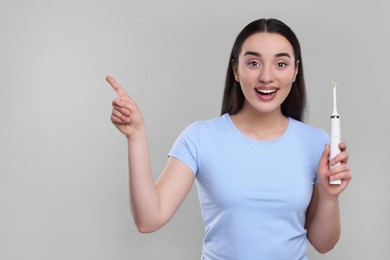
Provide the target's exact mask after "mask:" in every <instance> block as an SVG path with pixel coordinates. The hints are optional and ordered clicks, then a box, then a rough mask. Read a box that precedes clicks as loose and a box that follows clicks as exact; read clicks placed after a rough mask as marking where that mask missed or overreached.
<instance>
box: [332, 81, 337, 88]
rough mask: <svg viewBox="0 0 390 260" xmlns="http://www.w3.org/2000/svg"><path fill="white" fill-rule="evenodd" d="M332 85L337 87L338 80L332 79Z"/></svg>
mask: <svg viewBox="0 0 390 260" xmlns="http://www.w3.org/2000/svg"><path fill="white" fill-rule="evenodd" d="M332 86H333V87H334V88H335V87H336V86H337V81H336V80H332Z"/></svg>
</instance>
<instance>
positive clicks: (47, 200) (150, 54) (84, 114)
mask: <svg viewBox="0 0 390 260" xmlns="http://www.w3.org/2000/svg"><path fill="white" fill-rule="evenodd" d="M261 17H267V18H269V17H275V18H279V19H281V20H283V21H284V22H286V23H287V24H288V25H290V26H291V27H292V29H293V30H294V31H295V32H296V34H297V35H298V37H299V38H300V41H301V44H302V49H303V59H304V69H305V75H306V81H307V88H308V98H309V105H310V114H309V118H308V120H307V122H309V123H310V124H312V125H315V126H318V127H322V128H324V129H325V130H326V131H328V129H329V115H330V113H331V81H332V80H333V79H337V81H338V97H339V101H340V102H339V112H340V114H341V117H342V135H343V139H344V140H345V141H346V142H347V143H348V144H349V152H350V166H351V168H352V169H353V174H354V179H353V182H352V184H351V185H350V187H349V188H348V190H346V191H345V193H343V194H342V196H341V210H342V225H343V228H342V229H343V230H342V236H341V239H340V241H339V243H338V245H337V247H336V248H335V249H334V250H333V251H332V252H330V253H328V254H326V255H320V254H318V253H316V252H314V251H313V249H312V248H311V247H310V248H309V250H310V257H311V259H358V260H359V259H390V253H389V248H388V247H389V245H390V232H389V231H390V228H389V219H390V209H389V206H390V203H389V201H390V199H389V191H388V186H389V182H390V175H389V170H388V167H387V166H388V164H389V162H388V161H389V150H388V147H389V138H388V136H389V135H388V133H389V127H388V126H389V124H388V118H389V117H388V112H389V111H390V105H389V102H388V99H389V98H388V97H389V94H390V91H389V83H388V81H389V80H388V78H389V69H390V66H389V60H390V38H389V29H388V28H389V25H390V16H389V15H388V8H387V4H386V1H380V0H375V1H352V0H351V1H336V0H327V1H312V0H305V1H304V0H302V1H248V0H240V1H232V0H229V1H222V0H221V1H205V0H197V1H180V0H176V1H175V0H169V1H141V0H138V1H135V0H134V1H119V0H110V1H92V0H90V1H82V0H81V1H76V0H74V1H49V0H47V1H44V0H39V1H27V0H26V1H18V0H16V1H10V0H1V2H0V33H1V34H0V37H1V38H0V79H1V81H0V84H1V85H0V119H1V122H0V259H6V260H19V259H50V260H51V259H61V260H62V259H96V260H99V259H118V260H122V259H177V260H183V259H199V257H200V251H201V242H202V236H203V224H202V220H201V215H200V210H199V203H198V200H197V194H196V190H195V189H193V190H192V191H191V193H190V195H189V197H188V198H187V200H186V201H185V202H184V204H183V205H182V207H181V208H180V209H179V211H178V212H177V214H176V215H175V216H174V218H173V219H172V220H171V222H170V223H169V224H168V225H167V226H165V227H164V228H163V229H162V230H160V231H158V232H156V233H153V234H149V235H142V234H139V233H137V231H136V229H135V227H134V224H133V222H132V218H131V214H130V210H129V206H128V205H129V204H128V189H127V160H126V152H127V150H126V142H125V138H124V137H123V136H121V134H119V132H117V130H116V129H115V127H114V126H113V125H112V124H111V122H110V120H109V116H110V112H111V101H112V99H113V98H115V93H114V92H113V91H112V89H111V88H110V86H109V85H108V84H107V83H106V82H105V80H104V78H105V76H106V75H107V74H111V75H113V76H114V77H115V78H116V79H117V80H118V81H119V82H120V83H121V84H122V85H123V86H124V88H125V89H126V90H127V91H128V93H130V94H131V95H132V96H133V98H134V99H135V100H136V101H137V102H138V104H139V106H140V107H141V109H142V111H143V113H144V117H145V119H146V123H147V127H148V128H147V129H148V134H149V141H150V147H151V157H152V160H153V168H154V170H155V175H156V176H157V175H158V174H159V172H160V170H161V169H162V167H163V165H164V164H165V161H166V154H167V152H168V150H169V149H170V147H171V145H172V143H173V142H174V140H175V139H176V137H177V136H178V134H179V133H180V132H181V131H182V130H183V129H184V128H185V127H186V126H187V125H188V124H190V123H191V122H193V121H195V120H202V119H208V118H211V117H215V116H217V115H218V114H219V110H220V103H221V99H222V91H223V84H224V78H225V71H226V67H227V63H228V56H229V52H230V49H231V47H232V44H233V41H234V39H235V37H236V35H237V34H238V33H239V31H240V30H241V29H242V28H243V27H244V26H245V25H246V24H247V23H249V22H251V21H252V20H255V19H258V18H261ZM281 250H283V249H281Z"/></svg>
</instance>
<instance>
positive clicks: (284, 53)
mask: <svg viewBox="0 0 390 260" xmlns="http://www.w3.org/2000/svg"><path fill="white" fill-rule="evenodd" d="M247 55H252V56H256V57H261V56H262V55H261V53H260V52H257V51H247V52H245V53H244V56H247ZM275 57H277V58H278V57H289V58H291V55H290V54H288V53H287V52H281V53H276V54H275Z"/></svg>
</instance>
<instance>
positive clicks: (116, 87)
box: [106, 76, 129, 98]
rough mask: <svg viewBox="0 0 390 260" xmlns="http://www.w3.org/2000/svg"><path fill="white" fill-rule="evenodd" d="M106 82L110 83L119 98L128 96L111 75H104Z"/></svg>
mask: <svg viewBox="0 0 390 260" xmlns="http://www.w3.org/2000/svg"><path fill="white" fill-rule="evenodd" d="M106 80H107V82H108V83H109V84H110V85H111V87H112V88H113V89H114V90H115V92H116V93H117V94H118V96H119V97H121V98H129V95H128V94H127V93H126V91H125V90H124V89H123V88H122V87H121V85H119V83H118V82H117V81H116V80H115V79H114V78H113V77H111V76H107V77H106Z"/></svg>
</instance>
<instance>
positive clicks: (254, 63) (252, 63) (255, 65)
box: [248, 60, 260, 68]
mask: <svg viewBox="0 0 390 260" xmlns="http://www.w3.org/2000/svg"><path fill="white" fill-rule="evenodd" d="M248 66H249V67H251V68H256V67H260V63H259V62H258V61H255V60H254V61H250V62H248Z"/></svg>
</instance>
